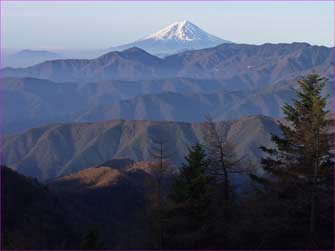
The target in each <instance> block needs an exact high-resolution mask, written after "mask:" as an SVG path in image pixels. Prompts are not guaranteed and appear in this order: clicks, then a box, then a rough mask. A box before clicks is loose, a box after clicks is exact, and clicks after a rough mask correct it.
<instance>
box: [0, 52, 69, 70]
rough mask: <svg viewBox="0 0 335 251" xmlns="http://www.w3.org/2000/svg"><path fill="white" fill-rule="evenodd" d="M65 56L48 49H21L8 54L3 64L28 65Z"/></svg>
mask: <svg viewBox="0 0 335 251" xmlns="http://www.w3.org/2000/svg"><path fill="white" fill-rule="evenodd" d="M64 58H66V57H65V56H63V55H61V54H59V53H55V52H52V51H46V50H27V49H26V50H21V51H19V52H16V53H14V54H11V55H8V56H6V57H5V58H4V60H3V62H2V63H3V65H7V66H8V65H9V66H15V67H27V66H31V65H35V64H38V63H42V62H44V61H47V60H55V59H64Z"/></svg>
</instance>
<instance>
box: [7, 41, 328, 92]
mask: <svg viewBox="0 0 335 251" xmlns="http://www.w3.org/2000/svg"><path fill="white" fill-rule="evenodd" d="M333 63H334V56H333V49H332V48H327V47H324V46H311V45H309V44H306V43H293V44H263V45H245V44H221V45H218V46H216V47H213V48H208V49H201V50H193V51H186V52H182V53H178V54H175V55H171V56H168V57H166V58H163V59H161V58H158V57H156V56H153V55H151V54H149V53H147V52H146V51H144V50H142V49H139V48H130V49H127V50H125V51H122V52H118V51H114V52H110V53H107V54H105V55H102V56H101V57H98V58H96V59H91V60H88V59H84V60H80V59H68V60H51V61H47V62H44V63H41V64H38V65H34V66H31V67H27V68H5V69H3V70H2V72H1V73H2V76H3V77H34V78H42V79H48V80H53V81H61V82H63V81H75V82H76V81H80V82H92V81H93V82H95V81H100V80H112V79H113V80H121V79H122V80H144V79H146V80H147V79H162V78H174V77H186V78H195V79H219V80H221V81H228V82H229V83H230V84H231V85H235V86H240V87H243V86H246V85H247V86H252V87H254V88H256V87H261V86H264V85H266V84H270V83H274V82H276V81H279V80H284V79H288V78H294V77H296V76H299V75H305V74H306V73H308V72H311V71H316V72H318V73H319V74H321V75H324V74H325V73H327V72H328V73H330V72H331V73H332V68H333V67H332V65H333Z"/></svg>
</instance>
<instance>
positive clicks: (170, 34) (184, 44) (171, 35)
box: [109, 20, 232, 56]
mask: <svg viewBox="0 0 335 251" xmlns="http://www.w3.org/2000/svg"><path fill="white" fill-rule="evenodd" d="M223 43H232V42H230V41H227V40H224V39H221V38H219V37H216V36H213V35H211V34H209V33H207V32H206V31H204V30H202V29H200V28H199V27H198V26H196V25H195V24H193V23H191V22H190V21H187V20H183V21H179V22H175V23H173V24H170V25H169V26H167V27H165V28H163V29H161V30H159V31H157V32H155V33H153V34H151V35H149V36H146V37H144V38H142V39H139V40H137V41H135V42H132V43H129V44H125V45H120V46H117V47H112V48H110V49H109V51H112V50H117V51H122V50H125V49H129V48H132V47H138V48H141V49H143V50H145V51H147V52H149V53H151V54H154V55H161V56H163V55H168V54H174V53H178V52H181V51H184V50H195V49H203V48H209V47H214V46H216V45H219V44H223Z"/></svg>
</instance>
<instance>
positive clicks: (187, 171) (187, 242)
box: [168, 144, 210, 248]
mask: <svg viewBox="0 0 335 251" xmlns="http://www.w3.org/2000/svg"><path fill="white" fill-rule="evenodd" d="M208 168H209V161H208V159H207V156H206V154H205V151H204V150H203V149H202V147H201V146H200V145H199V144H196V145H195V146H193V147H192V148H190V149H189V152H188V154H187V156H186V157H185V163H184V164H183V165H182V168H181V170H180V173H179V174H178V176H177V177H176V179H175V182H174V184H173V187H172V192H171V194H170V198H171V201H172V203H171V204H172V205H170V209H169V210H168V211H169V213H168V215H169V216H168V217H169V222H170V235H172V236H174V237H175V238H174V239H175V240H178V241H177V244H175V245H176V246H173V247H179V248H199V247H200V246H198V245H200V244H198V245H197V244H195V243H197V242H199V243H201V238H205V235H206V233H202V234H199V232H201V229H203V228H204V226H205V225H206V221H207V220H208V213H209V205H210V184H209V176H208ZM172 239H173V238H172ZM172 242H173V240H172Z"/></svg>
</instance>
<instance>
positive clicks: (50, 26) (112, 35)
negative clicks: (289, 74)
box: [1, 2, 334, 49]
mask: <svg viewBox="0 0 335 251" xmlns="http://www.w3.org/2000/svg"><path fill="white" fill-rule="evenodd" d="M1 5H2V10H1V11H2V13H1V21H2V22H1V23H2V27H1V39H2V47H3V48H16V49H24V48H30V49H75V48H77V49H84V48H108V47H111V46H116V45H119V44H123V43H128V42H132V41H134V40H136V39H139V38H141V37H143V36H145V35H148V34H150V33H152V32H155V31H157V30H158V29H160V28H163V27H165V26H167V25H169V24H170V23H172V22H175V21H179V20H184V19H187V20H189V21H191V22H193V23H195V24H196V25H198V26H199V27H200V28H202V29H204V30H206V31H207V32H209V33H212V34H213V35H216V36H219V37H221V38H223V39H227V40H231V41H233V42H237V43H248V44H262V43H266V42H271V43H279V42H294V41H296V42H308V43H311V44H318V45H326V46H333V45H334V16H333V15H334V14H333V10H334V6H333V2H2V3H1Z"/></svg>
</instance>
